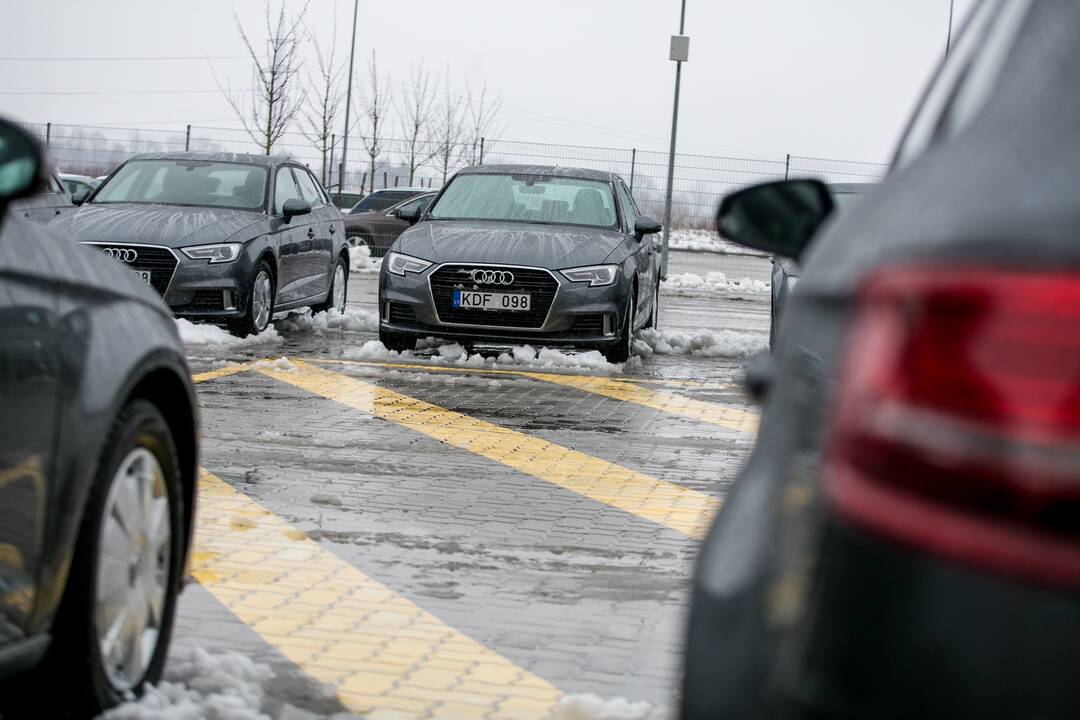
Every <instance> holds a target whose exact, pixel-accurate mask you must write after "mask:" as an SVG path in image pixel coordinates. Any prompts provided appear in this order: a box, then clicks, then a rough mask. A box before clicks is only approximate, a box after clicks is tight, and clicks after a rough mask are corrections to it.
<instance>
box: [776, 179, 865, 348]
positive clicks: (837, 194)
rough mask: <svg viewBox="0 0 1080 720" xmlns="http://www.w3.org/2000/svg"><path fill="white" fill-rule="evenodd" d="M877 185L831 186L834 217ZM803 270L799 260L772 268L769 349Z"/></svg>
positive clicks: (786, 260)
mask: <svg viewBox="0 0 1080 720" xmlns="http://www.w3.org/2000/svg"><path fill="white" fill-rule="evenodd" d="M875 186H876V183H834V184H831V185H829V192H830V194H831V195H832V199H833V204H834V206H835V211H834V213H833V214H834V215H836V214H839V213H842V212H848V211H849V210H850V209H851V207H852V205H854V204H855V202H856V201H857V199H858V197H859V196H860V195H863V194H865V193H868V192H870V191H871V190H873V189H874V187H875ZM801 275H802V270H801V268H800V267H799V261H798V259H797V258H790V257H777V258H774V259H773V268H772V306H771V307H770V311H769V347H770V348H772V347H773V345H775V344H776V331H777V328H778V327H779V323H780V314H781V312H783V310H784V306H785V305H787V301H788V297H789V296H790V295H791V292H792V291H793V290H794V289H795V286H796V285H797V284H798V282H799V277H800V276H801Z"/></svg>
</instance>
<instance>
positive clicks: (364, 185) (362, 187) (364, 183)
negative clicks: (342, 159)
mask: <svg viewBox="0 0 1080 720" xmlns="http://www.w3.org/2000/svg"><path fill="white" fill-rule="evenodd" d="M342 164H344V163H342ZM340 180H341V178H338V181H339V182H340ZM365 190H367V171H366V170H365V171H364V176H363V177H362V178H360V194H361V195H364V194H365V193H364V191H365Z"/></svg>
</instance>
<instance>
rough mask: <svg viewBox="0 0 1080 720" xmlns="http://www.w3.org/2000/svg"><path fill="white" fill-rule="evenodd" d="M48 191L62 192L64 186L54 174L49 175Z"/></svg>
mask: <svg viewBox="0 0 1080 720" xmlns="http://www.w3.org/2000/svg"><path fill="white" fill-rule="evenodd" d="M49 192H50V193H63V192H64V186H63V185H62V184H61V183H60V180H58V179H57V177H56V176H55V175H49Z"/></svg>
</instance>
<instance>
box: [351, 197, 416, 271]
mask: <svg viewBox="0 0 1080 720" xmlns="http://www.w3.org/2000/svg"><path fill="white" fill-rule="evenodd" d="M435 195H436V193H434V192H427V193H424V194H423V195H417V196H415V197H412V198H409V199H408V200H405V201H403V202H400V203H398V204H397V205H392V206H390V207H388V208H386V209H385V210H370V211H368V212H362V213H357V214H349V215H346V216H345V237H346V238H348V240H349V245H350V246H355V245H367V246H368V248H370V250H371V256H372V257H382V256H383V255H385V254H386V251H387V250H389V249H390V246H391V245H393V244H394V241H395V240H397V239H398V235H401V233H403V232H405V231H406V230H408V229H409V228H410V227H412V224H413V222H414V221H413V220H409V219H407V218H417V217H419V216H420V215H423V213H424V211H425V210H427V207H428V205H430V204H431V201H432V200H434V199H435Z"/></svg>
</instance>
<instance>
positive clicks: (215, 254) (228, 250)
mask: <svg viewBox="0 0 1080 720" xmlns="http://www.w3.org/2000/svg"><path fill="white" fill-rule="evenodd" d="M241 247H242V246H241V245H240V243H222V244H221V245H196V246H194V247H186V248H183V252H184V254H185V255H187V256H188V257H189V258H191V259H192V260H209V261H210V263H211V264H213V263H227V262H232V261H233V260H235V259H236V258H238V257H240V248H241Z"/></svg>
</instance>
